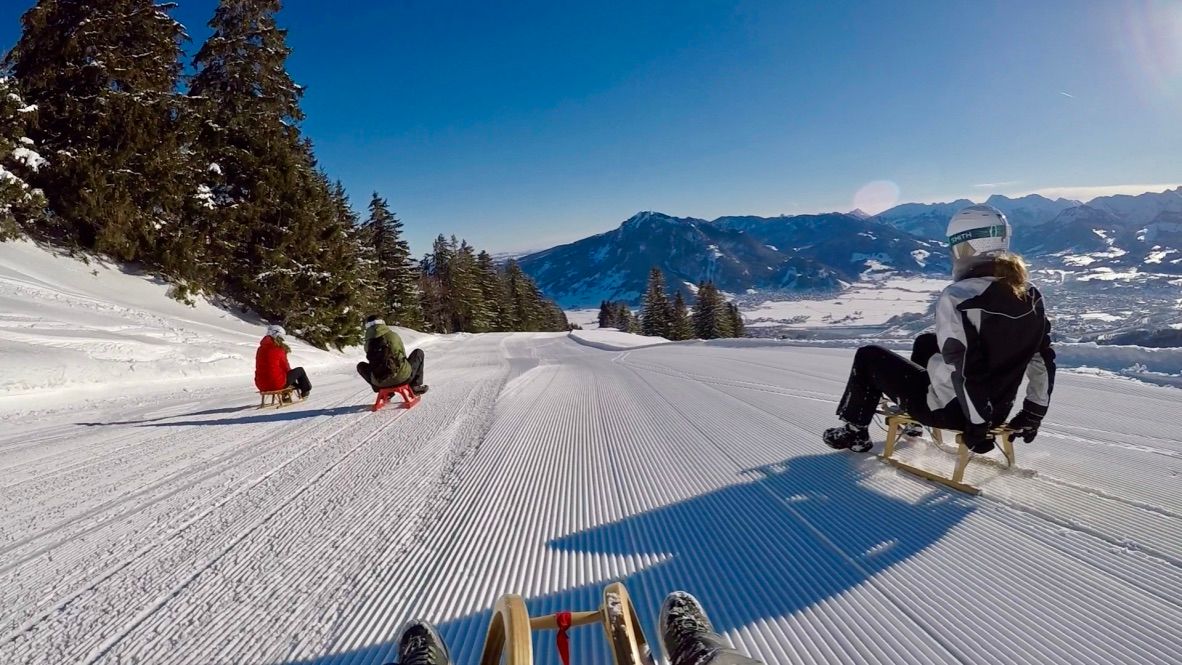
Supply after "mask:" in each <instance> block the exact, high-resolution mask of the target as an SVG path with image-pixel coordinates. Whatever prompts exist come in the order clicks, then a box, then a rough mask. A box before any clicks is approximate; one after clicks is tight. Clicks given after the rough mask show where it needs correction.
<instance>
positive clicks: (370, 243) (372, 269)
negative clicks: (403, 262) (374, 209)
mask: <svg viewBox="0 0 1182 665" xmlns="http://www.w3.org/2000/svg"><path fill="white" fill-rule="evenodd" d="M337 188H338V189H339V190H340V191H342V192H343V191H344V186H343V185H341V184H340V183H339V182H338V183H337ZM335 195H336V190H334V198H336V196H335ZM349 213H350V214H352V215H353V219H354V226H353V228H352V229H351V230H350V232H349V236H350V239H351V240H352V243H353V246H354V249H353V252H354V254H355V255H356V256H357V269H356V270H357V280H358V284H357V288H358V291H359V295H358V302H359V303H360V305H359V307H360V308H361V309H362V311H363V312H364V313H365V314H366V315H368V314H375V313H376V314H380V313H381V312H384V311H385V308H386V304H385V303H386V289H385V286H384V284H383V282H382V281H381V279H380V277H379V271H378V258H377V257H378V253H377V247H376V246H375V243H374V238H373V229H372V228H371V227H370V225H369V224H367V223H361V224H358V223H356V213H354V212H353V209H352V207H351V206H350V207H349ZM414 279H415V287H416V294H417V287H418V275H417V274H415V275H414Z"/></svg>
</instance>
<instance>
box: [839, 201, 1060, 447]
mask: <svg viewBox="0 0 1182 665" xmlns="http://www.w3.org/2000/svg"><path fill="white" fill-rule="evenodd" d="M1011 235H1012V231H1011V228H1010V224H1009V222H1008V221H1007V220H1006V217H1005V215H1004V214H1002V213H1001V212H1000V211H999V210H997V209H996V208H993V207H991V206H984V205H977V206H970V207H968V208H965V209H964V210H961V211H960V212H958V213H956V215H954V216H953V217H952V220H951V222H950V223H949V225H948V244H949V246H950V247H951V249H952V259H953V279H954V280H955V281H954V282H953V283H952V284H951V285H949V286H948V287H947V288H946V289H944V291H943V292H942V293H941V294H940V298H939V300H938V301H937V302H936V332H935V334H934V335H932V334H930V333H929V334H927V335H921V336H920V338H919V339H917V340H916V342H915V347H914V348H913V350H912V357H911V360H908V359H906V358H903V357H902V356H899V355H896V354H895V353H893V352H891V351H890V350H888V349H885V348H883V347H881V346H865V347H862V348H860V349H858V351H857V353H856V354H854V366H853V369H852V370H851V371H850V378H849V382H848V383H847V384H846V389H845V394H844V395H842V398H841V402H840V403H839V404H838V407H837V415H838V417H839V418H841V420H842V421H844V424H842V425H839V426H837V427H832V428H830V429H827V430H825V433H824V435H823V437H822V438H823V439H824V441H825V443H827V444H828V445H829V446H831V447H833V448H838V449H845V448H849V449H850V450H853V451H855V452H866V451H868V450H870V448H871V443H870V434H869V432H868V430H867V427H868V426H869V424H870V421H871V420H872V419H873V418H874V413H875V410H876V408H877V407H878V403H879V400H880V399H881V398H882V396H883V395H886V396H887V397H889V398H890V399H892V400H894V401H895V402H897V403H898V404H899V405H900V406H901V407H902V408H903V409H904V410H905V411H906V412H907V413H908V414H909V415H911V417H912V418H915V419H916V420H918V421H919V422H921V423H923V424H925V425H928V426H931V427H938V428H940V429H950V430H959V431H961V432H963V433H964V438H965V444H966V445H968V447H969V448H970V449H971V450H973V452H977V453H982V452H989V451H990V450H992V449H993V439H992V437H990V436H989V430H990V429H991V428H993V427H997V426H999V425H1002V424H1005V422H1006V418H1008V417H1009V415H1010V411H1011V410H1012V409H1013V406H1014V400H1015V398H1016V396H1017V392H1018V386H1019V385H1020V384H1021V383H1022V377H1023V375H1025V376H1026V378H1028V379H1029V383H1028V386H1027V390H1026V396H1025V399H1024V400H1023V402H1022V408H1021V410H1020V411H1019V412H1018V414H1017V415H1016V416H1015V417H1014V419H1013V420H1011V421H1010V422H1009V426H1010V427H1011V428H1013V429H1014V430H1017V431H1018V432H1019V434H1018V436H1021V437H1022V438H1023V439H1025V440H1026V441H1033V440H1034V437H1035V435H1036V434H1037V433H1038V428H1039V425H1040V424H1041V423H1042V419H1043V417H1044V416H1045V415H1046V413H1047V407H1048V406H1050V403H1051V391H1052V390H1053V388H1054V385H1055V352H1054V350H1053V349H1052V347H1051V327H1050V322H1049V320H1048V319H1047V314H1046V309H1045V306H1044V304H1043V298H1042V294H1041V293H1039V291H1038V289H1036V288H1034V286H1032V285H1031V284H1030V283H1029V274H1028V273H1027V270H1026V266H1025V264H1024V263H1023V262H1022V259H1021V258H1020V257H1018V256H1016V255H1014V254H1011V253H1010V251H1009V249H1010V237H1011Z"/></svg>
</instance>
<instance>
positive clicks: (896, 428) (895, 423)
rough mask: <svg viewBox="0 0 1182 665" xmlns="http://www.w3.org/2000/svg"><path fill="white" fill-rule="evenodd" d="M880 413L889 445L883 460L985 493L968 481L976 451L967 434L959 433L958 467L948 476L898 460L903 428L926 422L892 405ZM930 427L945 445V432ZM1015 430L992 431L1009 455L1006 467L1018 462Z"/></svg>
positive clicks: (954, 486)
mask: <svg viewBox="0 0 1182 665" xmlns="http://www.w3.org/2000/svg"><path fill="white" fill-rule="evenodd" d="M878 413H879V414H880V415H882V416H885V417H886V423H887V438H886V445H885V446H884V447H883V451H882V454H881V455H879V456H878V458H879V459H881V460H882V461H884V462H886V463H887V464H890V465H891V466H893V467H895V468H897V469H900V470H902V471H906V472H907V473H910V474H914V475H916V476H919V477H921V478H926V479H928V480H931V481H934V482H937V483H940V484H941V485H946V486H948V487H951V488H952V489H954V490H958V491H961V492H964V493H966V494H974V495H975V494H979V493H980V492H981V490H980V489H979V488H977V487H974V486H972V485H969V484H967V483H965V482H964V472H965V469H967V468H968V466H969V462H970V461H971V460H972V459H973V457H975V454H974V453H973V452H972V451H971V450H969V447H968V446H966V445H965V443H964V434H962V433H960V432H956V445H957V450H956V467H955V468H954V469H953V472H952V477H951V478H948V477H945V476H942V475H940V474H938V473H935V472H933V471H928V470H927V469H921V468H919V467H917V466H912V465H910V464H906V463H904V462H901V461H899V460H898V459H895V457H894V454H895V447H896V445H897V444H898V442H899V433H900V432H901V431H902V430H903V428H904V427H905V426H907V425H916V426H919V427H927V426H926V425H924V424H923V423H921V422H919V421H918V420H915V419H914V418H912V417H911V416H909V415H907V414H906V413H904V412H903V411H901V410H898V409H894V408H891V407H887V406H884V407H883V408H881V409H880V410H879V412H878ZM928 429H930V430H931V432H932V438H933V439H935V441H936V445H937V446H941V447H942V446H943V445H944V435H943V432H941V430H939V429H937V428H934V427H931V428H928ZM1013 432H1014V431H1013V430H1011V429H1010V428H1008V427H995V428H994V429H991V430H989V435H990V436H992V437H993V443H994V445H995V446H996V448H997V449H998V450H1000V451H1001V452H1002V454H1003V455H1005V458H1006V464H1005V468H1007V469H1008V468H1011V467H1013V466H1014V463H1015V458H1014V440H1013V437H1012V436H1011V435H1012V434H1013Z"/></svg>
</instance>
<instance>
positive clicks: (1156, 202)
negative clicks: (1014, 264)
mask: <svg viewBox="0 0 1182 665" xmlns="http://www.w3.org/2000/svg"><path fill="white" fill-rule="evenodd" d="M986 203H988V204H989V205H992V206H994V207H996V208H998V209H1000V210H1001V211H1002V212H1004V213H1006V216H1007V217H1008V218H1009V219H1010V222H1011V224H1012V225H1013V227H1014V229H1015V232H1014V235H1015V249H1016V250H1017V251H1019V252H1022V253H1023V254H1025V255H1026V256H1027V258H1028V259H1030V260H1031V261H1032V262H1034V263H1035V264H1036V265H1040V266H1043V267H1056V268H1064V269H1068V270H1080V269H1086V270H1092V271H1095V270H1109V271H1118V270H1123V271H1128V270H1130V269H1138V270H1141V271H1142V272H1158V273H1172V274H1182V187H1179V188H1177V189H1174V190H1167V191H1165V192H1160V193H1147V194H1142V195H1139V196H1124V195H1120V196H1107V197H1100V198H1096V199H1093V200H1091V201H1089V202H1087V203H1086V204H1085V203H1081V202H1079V201H1072V200H1068V199H1062V198H1060V199H1055V200H1051V199H1048V198H1046V197H1043V196H1040V195H1037V194H1031V195H1028V196H1023V197H1020V198H1009V197H1005V196H1001V195H994V196H991V197H989V199H987V200H986ZM969 205H973V202H972V201H969V200H968V199H960V200H957V201H952V202H950V203H905V204H902V205H898V206H895V207H894V208H891V209H889V210H886V211H884V212H881V213H879V214H878V215H874V216H871V215H867V214H866V213H865V212H863V211H861V210H854V211H851V212H848V213H824V214H810V215H790V216H780V217H756V216H726V217H719V218H717V219H714V220H704V219H697V218H692V217H673V216H670V215H666V214H663V213H659V212H652V211H647V212H641V213H639V214H637V215H634V216H633V217H631V218H629V219H628V220H626V221H625V222H624V223H623V224H621V225H620V226H619V227H618V228H616V229H613V230H611V231H608V232H606V233H601V234H598V235H595V236H591V237H588V238H583V239H582V240H578V241H576V242H573V243H569V244H566V245H560V246H558V247H553V248H551V249H547V250H543V251H540V252H534V253H531V254H528V255H526V256H524V257H521V258H520V259H519V262H520V264H521V267H522V269H523V270H525V272H526V273H528V274H529V275H530V276H532V277H533V278H534V279H535V280H536V281H537V283H538V285H539V287H541V289H542V290H543V291H544V292H545V293H546V295H547V296H548V297H551V298H553V299H555V300H557V301H558V302H559V303H560V304H561V305H562V306H564V307H568V308H579V307H594V306H597V305H598V304H599V302H600V301H601V300H626V301H629V302H632V303H637V302H639V300H640V297H641V294H643V292H644V290H645V285H646V283H647V279H648V273H649V270H650V269H651V268H652V267H653V266H656V267H659V268H661V270H662V271H663V272H664V273H665V277H666V282H667V284H669V285H670V288H671V289H673V288H675V289H679V290H682V291H683V292H685V293H686V294H687V295H688V294H690V293H692V292H693V291H694V290H695V289H696V285H697V284H698V283H699V282H702V281H705V280H711V281H713V282H714V283H715V284H716V285H717V286H718V287H719V288H721V289H722V290H723V291H726V292H729V293H734V294H743V293H748V292H760V293H767V292H802V291H826V290H834V289H837V288H839V287H840V286H841V285H842V284H843V283H849V282H855V281H858V280H860V279H865V278H867V277H871V276H873V275H875V274H876V273H877V274H881V273H886V272H898V273H905V274H933V275H947V274H948V273H949V269H950V266H949V262H948V255H947V251H946V247H945V244H944V242H945V241H944V233H945V228H946V226H947V224H948V219H949V218H950V217H951V216H952V215H953V214H954V213H955V212H956V211H958V210H960V209H961V208H964V207H966V206H969Z"/></svg>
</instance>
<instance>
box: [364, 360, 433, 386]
mask: <svg viewBox="0 0 1182 665" xmlns="http://www.w3.org/2000/svg"><path fill="white" fill-rule="evenodd" d="M425 361H426V356H425V355H424V354H423V350H422V349H415V350H414V351H411V352H410V355H409V356H407V357H406V362H407V363H409V364H410V380H409V381H407V383H408V384H410V387H411V388H417V387H419V386H421V385H423V371H424V367H423V366H424V364H425ZM357 373H358V374H360V375H361V378H363V379H365V380H366V381H367V382H368V383H369V385H371V386H373V391H374V392H375V393H376V392H377V391H378V390H380V389H382V388H393V387H394V386H393V385H389V386H375V385H374V382H373V372H371V371H370V369H369V363H367V362H359V363H357Z"/></svg>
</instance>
